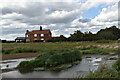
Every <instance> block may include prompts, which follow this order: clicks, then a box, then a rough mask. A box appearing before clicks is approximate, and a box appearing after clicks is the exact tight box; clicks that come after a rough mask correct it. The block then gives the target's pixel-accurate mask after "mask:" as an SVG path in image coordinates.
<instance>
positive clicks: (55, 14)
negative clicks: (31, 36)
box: [0, 0, 119, 40]
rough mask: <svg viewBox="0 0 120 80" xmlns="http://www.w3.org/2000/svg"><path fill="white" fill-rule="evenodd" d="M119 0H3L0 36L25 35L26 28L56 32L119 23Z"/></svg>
mask: <svg viewBox="0 0 120 80" xmlns="http://www.w3.org/2000/svg"><path fill="white" fill-rule="evenodd" d="M118 1H119V0H34V1H33V0H20V1H18V0H0V12H1V14H0V30H1V31H0V33H1V34H0V39H2V40H5V39H6V40H14V39H15V38H16V37H24V36H25V32H26V30H29V31H32V30H38V29H39V27H40V26H42V27H43V29H50V30H51V32H52V36H60V35H64V36H66V37H69V36H70V34H73V33H74V31H76V30H80V31H82V32H86V31H91V32H92V33H96V32H97V31H99V30H100V29H104V28H106V27H110V26H113V25H115V26H118Z"/></svg>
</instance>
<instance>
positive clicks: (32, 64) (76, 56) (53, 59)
mask: <svg viewBox="0 0 120 80" xmlns="http://www.w3.org/2000/svg"><path fill="white" fill-rule="evenodd" d="M81 60H82V53H81V52H79V51H78V50H55V51H51V52H48V53H46V54H42V55H40V56H38V57H37V58H36V59H35V60H31V61H22V62H21V63H20V64H19V65H18V67H17V68H18V69H27V68H29V69H33V68H38V67H44V68H45V69H51V70H54V69H55V68H56V67H57V66H60V65H63V64H68V63H73V62H75V61H81ZM56 69H57V68H56Z"/></svg>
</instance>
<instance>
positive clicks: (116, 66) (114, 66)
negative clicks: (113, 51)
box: [113, 59, 120, 73]
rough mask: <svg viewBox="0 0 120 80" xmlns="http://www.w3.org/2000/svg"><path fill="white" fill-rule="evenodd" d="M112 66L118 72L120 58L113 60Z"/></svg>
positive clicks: (119, 69) (119, 70)
mask: <svg viewBox="0 0 120 80" xmlns="http://www.w3.org/2000/svg"><path fill="white" fill-rule="evenodd" d="M113 68H115V69H116V70H117V71H118V72H119V73H120V59H119V60H117V61H116V62H115V64H114V65H113Z"/></svg>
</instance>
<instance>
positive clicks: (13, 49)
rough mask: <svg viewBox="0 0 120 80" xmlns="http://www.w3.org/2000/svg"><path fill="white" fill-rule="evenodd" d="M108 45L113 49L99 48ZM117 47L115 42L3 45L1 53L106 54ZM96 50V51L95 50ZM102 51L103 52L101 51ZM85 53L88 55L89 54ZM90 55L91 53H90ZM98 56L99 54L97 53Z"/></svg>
mask: <svg viewBox="0 0 120 80" xmlns="http://www.w3.org/2000/svg"><path fill="white" fill-rule="evenodd" d="M98 45H99V46H105V45H110V46H112V47H113V48H109V47H108V49H105V48H101V47H99V46H98ZM116 45H118V44H117V41H113V42H112V41H111V43H102V44H101V43H96V42H92V41H91V42H56V43H3V44H2V53H3V54H13V53H14V54H15V53H27V52H35V53H47V52H49V51H52V50H53V51H54V50H69V49H73V50H82V51H87V50H89V51H90V50H91V51H92V53H94V52H93V51H95V52H97V53H98V52H100V53H104V52H105V53H106V52H107V51H115V50H116V49H114V46H116ZM95 49H97V50H98V51H97V50H95ZM102 49H103V50H102ZM89 51H88V52H85V54H88V53H90V52H89ZM90 54H91V53H90ZM98 54H99V53H98Z"/></svg>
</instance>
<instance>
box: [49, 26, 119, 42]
mask: <svg viewBox="0 0 120 80" xmlns="http://www.w3.org/2000/svg"><path fill="white" fill-rule="evenodd" d="M119 38H120V29H119V28H117V27H116V26H111V27H110V28H106V29H101V30H100V31H98V32H97V33H96V34H93V33H92V32H90V31H89V32H85V33H83V32H81V31H80V30H77V31H75V32H74V33H73V34H70V37H68V38H66V37H65V36H64V35H60V37H53V38H51V39H49V40H47V42H62V41H96V40H118V39H119Z"/></svg>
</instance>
